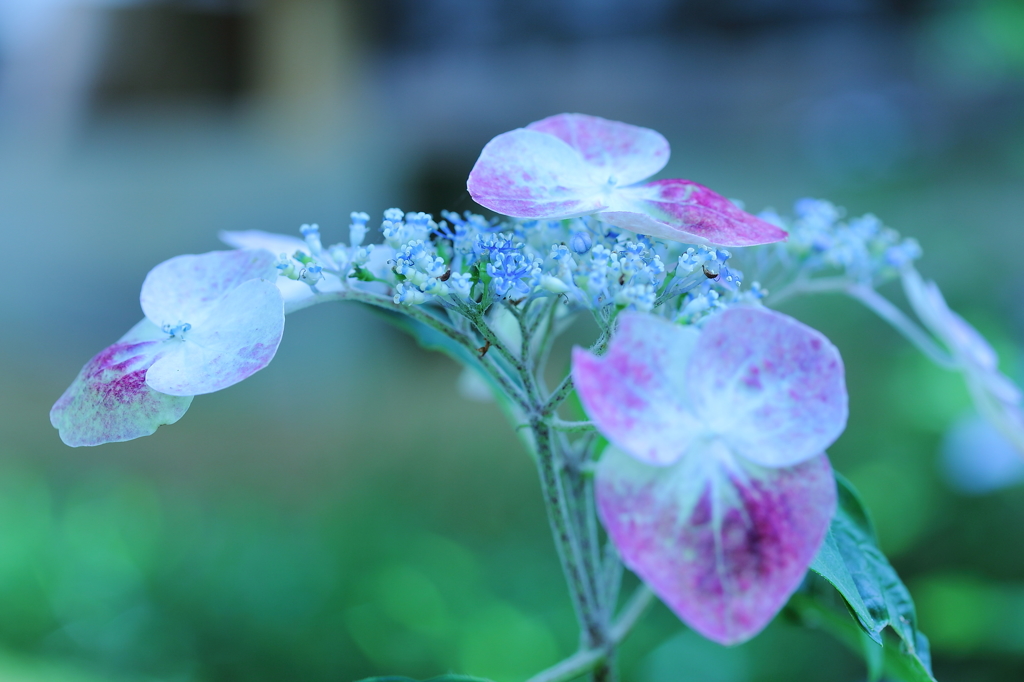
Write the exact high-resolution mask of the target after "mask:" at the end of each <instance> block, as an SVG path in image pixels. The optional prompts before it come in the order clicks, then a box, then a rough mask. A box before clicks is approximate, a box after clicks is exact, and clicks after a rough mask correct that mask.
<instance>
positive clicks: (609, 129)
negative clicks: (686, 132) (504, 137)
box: [526, 114, 669, 185]
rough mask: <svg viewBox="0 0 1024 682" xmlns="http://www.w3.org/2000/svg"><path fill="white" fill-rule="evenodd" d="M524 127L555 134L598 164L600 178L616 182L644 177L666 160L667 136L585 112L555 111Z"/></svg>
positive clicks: (590, 161)
mask: <svg viewBox="0 0 1024 682" xmlns="http://www.w3.org/2000/svg"><path fill="white" fill-rule="evenodd" d="M526 129H527V130H536V131H538V132H541V133H547V134H548V135H554V136H555V137H557V138H558V139H560V140H562V141H563V142H565V143H566V144H568V145H569V146H570V147H572V148H573V149H575V150H576V151H578V152H579V153H580V154H581V155H582V156H583V158H584V159H585V160H586V162H587V163H588V164H590V165H592V166H596V167H597V168H600V169H601V171H602V175H603V176H604V177H603V178H602V180H605V181H607V180H608V179H609V178H614V180H615V182H616V184H618V185H632V184H633V183H635V182H640V181H641V180H646V179H647V178H649V177H651V176H652V175H654V174H655V173H657V172H658V171H660V170H661V169H662V168H664V167H665V164H666V163H668V157H669V146H668V140H666V139H665V138H664V137H663V136H662V135H661V133H659V132H657V131H655V130H651V129H650V128H641V127H640V126H635V125H630V124H628V123H621V122H619V121H609V120H608V119H606V118H599V117H597V116H588V115H586V114H558V115H556V116H549V117H547V118H545V119H543V120H540V121H535V122H534V123H531V124H530V125H528V126H526Z"/></svg>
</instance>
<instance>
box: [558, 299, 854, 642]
mask: <svg viewBox="0 0 1024 682" xmlns="http://www.w3.org/2000/svg"><path fill="white" fill-rule="evenodd" d="M572 372H573V378H574V379H575V381H576V386H577V390H578V392H579V396H580V399H581V400H582V402H583V405H584V406H585V407H586V410H587V413H588V414H589V415H590V417H591V419H593V420H594V422H595V423H596V424H597V426H598V428H599V429H600V430H601V433H602V434H603V435H604V436H605V437H606V438H608V440H609V442H610V443H611V447H610V448H609V449H608V450H607V451H606V452H605V453H604V455H603V457H602V458H601V461H600V464H599V466H598V470H597V481H596V486H597V503H598V509H599V511H600V514H601V519H602V521H603V522H604V526H605V528H606V529H607V531H608V534H609V536H610V537H611V539H612V541H613V542H614V543H615V546H616V547H617V548H618V550H619V552H620V554H621V555H622V558H623V561H624V562H625V563H626V565H627V566H629V567H630V568H631V569H633V571H635V572H636V573H637V575H639V576H640V577H641V578H643V579H644V581H645V582H647V584H648V585H649V586H650V587H651V588H652V589H653V590H654V591H655V593H657V594H658V595H659V596H660V597H661V598H662V599H663V600H664V601H665V603H666V604H667V605H668V606H669V607H671V608H672V609H673V610H674V611H675V612H676V613H677V614H678V615H679V616H680V618H682V619H683V620H684V621H686V622H687V623H688V624H689V625H690V626H691V627H693V628H694V629H695V630H697V631H698V632H700V633H702V634H704V635H705V636H707V637H708V638H710V639H713V640H715V641H717V642H720V643H723V644H734V643H737V642H742V641H744V640H746V639H748V638H750V637H751V636H753V635H754V634H756V633H757V632H759V631H760V630H761V629H762V628H763V627H764V626H765V625H766V624H767V623H768V621H770V620H771V619H772V617H774V615H775V614H776V613H777V612H778V611H779V609H781V608H782V606H783V605H784V604H785V603H786V600H787V599H788V598H789V596H790V595H791V594H792V593H793V591H794V590H795V589H796V588H797V586H798V585H799V584H800V581H801V580H802V579H803V577H804V574H805V573H806V571H807V567H808V565H809V564H810V562H811V560H812V559H813V558H814V555H815V554H816V553H817V551H818V547H819V545H820V544H821V541H822V540H823V538H824V536H825V532H826V530H827V529H828V525H829V522H830V521H831V518H832V513H833V510H834V508H835V501H836V491H835V482H834V481H833V479H832V472H831V469H830V467H829V463H828V459H827V458H826V456H825V455H824V451H825V448H826V447H828V446H829V445H830V444H831V443H832V442H833V441H834V440H835V439H836V438H837V437H838V436H839V434H840V433H842V431H843V429H844V428H845V426H846V416H847V396H846V387H845V383H844V376H843V365H842V360H841V359H840V357H839V352H838V351H837V350H836V349H835V347H834V346H832V344H830V343H829V342H828V340H827V339H826V338H825V337H824V336H822V335H821V334H820V333H818V332H816V331H814V330H813V329H810V328H809V327H806V326H804V325H802V324H800V323H799V322H797V321H796V320H793V319H792V318H789V317H786V316H785V315H782V314H780V313H776V312H773V311H769V310H766V309H763V308H755V307H736V308H733V309H731V310H728V311H726V312H723V313H721V314H719V315H716V316H714V317H712V318H711V319H709V320H708V321H707V323H706V324H704V325H703V327H702V328H701V330H700V331H699V332H698V331H697V330H695V329H694V328H692V327H684V326H680V325H675V324H671V323H669V322H667V321H665V320H663V319H660V318H658V317H655V316H651V315H640V314H626V315H624V316H622V318H621V320H620V324H619V327H618V330H617V331H616V333H615V335H614V336H613V337H612V342H611V346H610V348H609V349H608V352H607V353H606V354H605V355H604V356H601V357H598V356H595V355H593V354H591V353H589V352H587V351H584V350H582V349H576V351H575V353H574V355H573V369H572Z"/></svg>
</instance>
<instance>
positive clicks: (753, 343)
mask: <svg viewBox="0 0 1024 682" xmlns="http://www.w3.org/2000/svg"><path fill="white" fill-rule="evenodd" d="M685 383H686V386H687V388H688V390H689V391H690V398H691V400H692V401H693V406H694V410H695V412H696V415H697V417H698V418H699V419H700V420H701V422H702V423H704V424H705V425H706V426H707V427H708V429H709V430H710V431H711V432H713V433H716V434H719V435H720V436H721V437H722V438H723V439H725V440H726V441H727V442H728V443H729V445H730V448H731V449H732V450H733V451H734V452H735V453H736V454H738V455H741V456H743V457H745V458H747V459H749V460H751V461H752V462H756V463H758V464H761V465H763V466H769V467H780V466H789V465H792V464H796V463H797V462H801V461H803V460H806V459H810V458H812V457H815V456H816V455H818V454H819V453H821V452H824V451H825V448H827V447H828V446H829V445H831V444H832V443H833V442H834V441H835V440H836V438H838V437H839V435H840V434H841V433H842V432H843V429H845V428H846V419H847V415H848V404H847V403H848V399H847V393H846V380H845V376H844V373H843V361H842V358H841V357H840V355H839V351H838V350H837V349H836V347H835V346H833V345H832V343H831V342H830V341H829V340H828V339H827V338H826V337H825V336H824V335H823V334H822V333H821V332H818V331H816V330H814V329H811V328H810V327H808V326H807V325H805V324H803V323H801V322H798V321H797V320H794V319H793V318H791V317H789V316H788V315H783V314H782V313H778V312H775V311H773V310H768V309H767V308H756V307H736V308H732V309H729V310H726V311H725V312H723V313H721V314H719V315H716V316H714V317H711V318H710V319H709V320H708V321H707V322H706V323H705V324H704V326H703V328H702V329H701V338H700V343H699V344H698V345H697V348H696V350H695V351H694V352H693V355H692V356H691V358H690V363H689V365H688V367H687V374H686V380H685Z"/></svg>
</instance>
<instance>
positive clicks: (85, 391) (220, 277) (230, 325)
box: [50, 250, 284, 446]
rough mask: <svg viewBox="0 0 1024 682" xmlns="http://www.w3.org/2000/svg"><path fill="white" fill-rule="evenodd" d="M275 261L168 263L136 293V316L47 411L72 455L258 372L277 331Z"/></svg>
mask: <svg viewBox="0 0 1024 682" xmlns="http://www.w3.org/2000/svg"><path fill="white" fill-rule="evenodd" d="M275 279H277V270H276V268H275V257H274V256H273V255H272V254H271V253H269V252H267V251H263V250H246V251H213V252H210V253H204V254H201V255H196V256H193V255H187V256H177V257H175V258H171V259H170V260H167V261H164V262H163V263H161V264H160V265H158V266H156V267H155V268H153V269H152V270H151V271H150V272H149V274H148V275H147V276H146V280H145V282H143V284H142V294H141V296H140V300H141V303H142V311H143V313H145V315H146V317H145V318H144V319H143V320H142V321H141V322H139V323H138V324H137V325H135V326H134V327H132V329H131V330H130V331H129V332H128V333H127V334H125V335H124V336H123V337H121V338H120V339H119V340H118V341H117V343H115V344H114V345H112V346H110V347H108V348H106V349H105V350H103V351H102V352H100V353H99V354H98V355H97V356H96V357H94V358H93V359H92V360H90V361H89V362H88V363H86V365H85V367H83V368H82V371H81V372H80V373H79V375H78V377H77V378H76V379H75V380H74V382H73V383H72V384H71V386H70V387H68V389H67V390H66V391H65V392H64V395H62V396H61V397H60V399H59V400H58V401H57V402H56V404H55V405H54V406H53V409H51V410H50V422H51V423H52V424H53V425H54V427H56V428H57V429H59V431H60V437H61V439H62V440H63V441H64V442H65V443H67V444H68V445H72V446H79V445H99V444H101V443H110V442H115V441H124V440H131V439H133V438H139V437H141V436H148V435H150V434H152V433H153V432H154V431H156V429H157V427H159V426H160V425H162V424H173V423H174V422H176V421H178V419H180V418H181V416H182V415H183V414H185V411H186V410H187V409H188V407H189V405H190V404H191V402H192V396H195V395H199V394H202V393H211V392H213V391H219V390H221V389H222V388H227V387H228V386H231V385H232V384H236V383H238V382H239V381H241V380H242V379H245V378H246V377H248V376H250V375H252V374H253V373H254V372H256V371H258V370H260V369H263V368H264V367H266V366H267V364H268V363H269V362H270V361H271V359H272V358H273V357H274V354H275V353H276V352H277V347H278V345H279V344H280V343H281V335H282V333H283V332H284V304H283V300H282V297H281V292H280V291H279V290H278V289H277V287H276V286H274V284H273V282H274V280H275Z"/></svg>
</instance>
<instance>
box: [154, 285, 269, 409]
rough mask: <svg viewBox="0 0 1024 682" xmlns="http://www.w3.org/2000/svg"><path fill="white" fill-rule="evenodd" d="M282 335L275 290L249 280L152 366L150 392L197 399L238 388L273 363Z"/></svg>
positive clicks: (206, 315) (230, 293)
mask: <svg viewBox="0 0 1024 682" xmlns="http://www.w3.org/2000/svg"><path fill="white" fill-rule="evenodd" d="M283 333H284V302H283V300H282V298H281V292H280V291H278V289H277V287H276V286H274V285H273V284H271V283H270V282H267V281H265V280H258V279H253V280H249V281H247V282H244V283H242V284H241V285H239V286H238V287H236V288H234V289H232V290H231V291H230V292H228V293H227V294H226V295H225V296H224V297H223V298H221V299H220V300H218V301H217V302H216V303H215V304H213V305H212V306H210V307H209V308H208V309H207V310H206V311H205V316H204V317H202V318H200V319H199V321H198V323H197V324H196V325H195V328H194V329H193V330H191V331H188V332H185V334H184V338H183V339H172V340H171V341H170V342H169V343H174V344H177V345H176V346H175V348H174V350H172V351H168V352H167V353H165V354H164V355H163V356H162V357H161V358H160V359H159V360H157V361H156V362H155V363H153V366H152V367H150V369H149V374H148V375H147V377H146V382H147V383H148V384H149V386H150V387H151V388H153V389H155V390H157V391H160V392H161V393H168V394H170V395H200V394H203V393H212V392H213V391H219V390H221V389H223V388H227V387H228V386H231V385H233V384H237V383H238V382H239V381H241V380H242V379H245V378H246V377H248V376H251V375H252V374H253V373H255V372H257V371H259V370H261V369H263V368H264V367H266V366H267V364H269V363H270V361H271V360H272V359H273V357H274V354H275V353H276V352H277V347H278V346H279V345H280V343H281V336H282V334H283Z"/></svg>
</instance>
